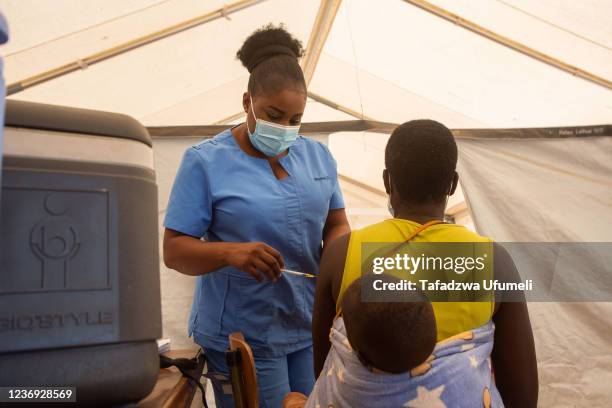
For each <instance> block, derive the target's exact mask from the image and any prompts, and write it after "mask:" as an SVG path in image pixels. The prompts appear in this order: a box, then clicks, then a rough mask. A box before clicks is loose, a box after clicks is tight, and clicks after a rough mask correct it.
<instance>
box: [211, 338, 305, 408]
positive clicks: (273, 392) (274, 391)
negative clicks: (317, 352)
mask: <svg viewBox="0 0 612 408" xmlns="http://www.w3.org/2000/svg"><path fill="white" fill-rule="evenodd" d="M204 352H205V354H206V358H207V361H208V370H209V371H214V372H220V373H223V374H225V375H227V376H228V377H229V371H228V368H227V363H226V361H225V352H222V351H217V350H211V349H206V350H205V351H204ZM254 357H255V371H256V372H257V384H258V386H259V406H260V407H261V408H281V407H282V402H283V398H284V397H285V395H287V393H289V392H290V391H297V392H301V393H302V394H305V395H310V392H311V391H312V387H313V386H314V381H315V378H314V368H313V360H312V346H310V347H307V348H305V349H302V350H298V351H295V352H293V353H291V354H288V355H286V356H282V357H258V356H257V354H255V355H254ZM212 384H213V390H214V391H215V403H216V405H217V407H218V408H233V407H234V399H233V397H232V395H228V394H225V393H224V392H223V389H222V387H221V386H220V385H219V384H218V383H215V382H213V383H212Z"/></svg>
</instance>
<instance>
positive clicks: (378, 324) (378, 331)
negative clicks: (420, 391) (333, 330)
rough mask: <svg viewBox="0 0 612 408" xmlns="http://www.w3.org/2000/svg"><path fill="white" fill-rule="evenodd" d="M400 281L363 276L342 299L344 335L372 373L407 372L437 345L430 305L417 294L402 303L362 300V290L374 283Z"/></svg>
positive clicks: (420, 362)
mask: <svg viewBox="0 0 612 408" xmlns="http://www.w3.org/2000/svg"><path fill="white" fill-rule="evenodd" d="M375 279H376V280H383V281H384V282H399V280H398V279H397V278H395V277H393V276H390V275H387V274H383V275H378V276H370V275H366V276H363V277H361V278H359V279H357V280H355V281H354V282H353V283H352V284H351V285H350V286H349V287H348V289H347V290H346V292H345V294H344V298H343V300H342V317H343V319H344V326H345V329H346V336H347V338H348V341H349V343H350V345H351V347H352V349H353V351H354V352H355V353H356V354H357V356H358V357H359V360H360V361H361V362H362V363H363V364H364V365H365V366H366V367H368V368H369V369H371V370H372V371H374V372H383V373H389V374H399V373H404V372H408V371H410V370H411V369H413V368H415V367H417V366H418V365H420V364H422V363H423V362H425V360H427V358H428V357H429V356H430V355H431V353H432V351H433V349H434V347H435V345H436V321H435V317H434V313H433V309H432V307H431V304H430V303H429V302H428V301H427V299H426V298H425V296H423V294H421V293H420V292H417V291H410V292H407V293H405V294H404V295H403V296H402V301H386V302H378V301H363V300H362V288H363V290H367V289H366V285H367V286H369V287H370V288H371V287H372V283H373V281H374V280H375Z"/></svg>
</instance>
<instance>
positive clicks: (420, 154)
mask: <svg viewBox="0 0 612 408" xmlns="http://www.w3.org/2000/svg"><path fill="white" fill-rule="evenodd" d="M456 165H457V145H456V143H455V140H454V137H453V135H452V133H451V132H450V131H449V130H448V129H447V128H446V127H445V126H444V125H442V124H440V123H438V122H435V121H431V120H415V121H411V122H407V123H404V124H403V125H400V126H399V127H397V128H396V129H395V130H394V132H393V134H392V135H391V137H390V138H389V141H388V143H387V146H386V149H385V166H386V169H385V170H384V171H383V180H384V184H385V189H386V191H387V194H389V211H390V212H391V214H392V215H393V217H394V218H392V219H389V220H386V221H383V222H381V223H378V224H374V225H371V226H368V227H366V228H363V229H361V230H357V231H353V232H351V233H350V234H346V235H344V236H342V237H340V238H338V239H337V240H335V241H333V242H331V243H330V244H329V247H328V248H326V251H325V252H324V253H323V256H322V259H321V265H320V272H319V276H318V279H317V280H318V282H317V288H316V294H315V305H314V313H313V346H314V364H315V375H316V376H317V377H318V376H319V374H320V372H321V369H322V367H323V364H324V362H325V358H326V356H327V353H328V351H329V348H330V341H329V332H330V328H331V326H332V322H333V319H334V316H335V315H336V313H337V305H339V304H341V300H342V296H343V294H344V291H345V290H346V288H347V287H348V286H349V285H350V284H351V282H353V281H354V280H355V279H357V278H359V276H360V275H361V262H362V254H361V250H362V243H373V242H405V241H411V242H468V243H473V242H491V240H490V239H489V238H485V237H481V236H479V235H478V234H475V233H473V232H471V231H469V230H468V229H466V228H465V227H463V226H460V225H456V224H448V223H444V222H443V220H444V211H445V209H446V204H447V201H448V197H449V196H450V195H452V194H453V193H454V192H455V189H456V188H457V183H458V175H457V173H456V171H455V169H456ZM364 259H367V257H364ZM493 259H494V265H493V268H494V271H495V278H496V279H502V280H516V279H517V278H518V274H517V272H516V268H515V266H514V263H513V262H512V260H511V258H510V257H509V255H508V254H507V252H506V251H505V250H504V249H503V248H502V247H501V246H497V245H494V248H493ZM513 300H514V301H513V302H504V301H503V299H497V302H495V303H494V302H433V303H432V306H433V308H434V314H435V317H436V325H437V330H438V333H437V337H438V341H441V340H444V339H446V338H449V337H451V336H453V335H455V334H458V333H460V332H463V331H466V330H470V329H474V328H476V327H479V326H482V325H483V324H485V323H487V322H488V321H489V320H491V319H493V321H494V323H495V326H496V329H495V337H494V346H493V352H492V355H491V357H492V366H493V370H494V372H495V380H496V384H497V388H498V389H499V392H500V394H501V396H502V399H503V400H504V404H505V405H506V407H513V406H520V407H531V406H536V404H537V395H538V377H537V366H536V358H535V348H534V342H533V334H532V330H531V324H530V322H529V315H528V312H527V307H526V304H525V303H524V301H522V302H517V301H516V300H517V299H516V298H514V299H513ZM372 330H376V328H372Z"/></svg>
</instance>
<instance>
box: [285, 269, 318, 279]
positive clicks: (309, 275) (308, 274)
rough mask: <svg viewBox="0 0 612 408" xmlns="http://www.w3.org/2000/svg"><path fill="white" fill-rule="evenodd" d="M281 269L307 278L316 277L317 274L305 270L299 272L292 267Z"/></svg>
mask: <svg viewBox="0 0 612 408" xmlns="http://www.w3.org/2000/svg"><path fill="white" fill-rule="evenodd" d="M281 271H283V272H285V273H289V274H291V275H298V276H303V277H305V278H316V276H315V275H312V274H310V273H304V272H298V271H292V270H291V269H281Z"/></svg>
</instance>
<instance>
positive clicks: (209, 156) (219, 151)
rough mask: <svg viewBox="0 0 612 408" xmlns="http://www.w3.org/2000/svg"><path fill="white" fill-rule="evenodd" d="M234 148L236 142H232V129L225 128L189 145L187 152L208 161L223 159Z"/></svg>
mask: <svg viewBox="0 0 612 408" xmlns="http://www.w3.org/2000/svg"><path fill="white" fill-rule="evenodd" d="M235 148H236V143H235V142H234V137H233V136H232V131H231V129H227V130H224V131H223V132H221V133H219V134H217V135H215V136H213V137H211V138H208V139H204V140H202V141H200V142H198V143H196V144H194V145H191V146H189V148H187V154H189V153H191V154H193V155H197V156H199V157H200V159H202V160H204V161H210V160H215V159H223V158H224V157H225V156H226V155H227V154H231V152H233V151H235V150H236V149H235Z"/></svg>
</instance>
